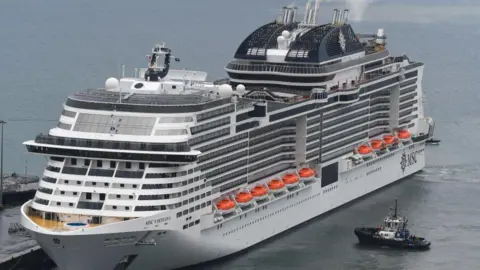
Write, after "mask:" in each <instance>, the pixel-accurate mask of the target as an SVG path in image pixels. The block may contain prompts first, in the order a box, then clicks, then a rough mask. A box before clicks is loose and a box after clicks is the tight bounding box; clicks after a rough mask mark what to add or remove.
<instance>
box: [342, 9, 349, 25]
mask: <svg viewBox="0 0 480 270" xmlns="http://www.w3.org/2000/svg"><path fill="white" fill-rule="evenodd" d="M347 21H348V9H345V10H344V11H343V23H344V24H345V23H347Z"/></svg>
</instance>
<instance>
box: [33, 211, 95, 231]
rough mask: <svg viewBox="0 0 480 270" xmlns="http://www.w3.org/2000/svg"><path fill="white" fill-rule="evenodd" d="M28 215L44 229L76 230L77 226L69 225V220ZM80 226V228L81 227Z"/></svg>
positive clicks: (90, 225)
mask: <svg viewBox="0 0 480 270" xmlns="http://www.w3.org/2000/svg"><path fill="white" fill-rule="evenodd" d="M28 217H29V218H30V219H31V220H32V221H33V222H35V224H37V225H38V226H40V227H42V228H44V229H49V230H52V231H71V230H75V228H72V227H68V226H67V225H66V223H67V222H63V221H56V220H47V219H44V218H42V217H41V216H39V215H28ZM95 226H99V224H88V227H95ZM80 228H85V227H83V226H82V227H80ZM80 228H78V229H80Z"/></svg>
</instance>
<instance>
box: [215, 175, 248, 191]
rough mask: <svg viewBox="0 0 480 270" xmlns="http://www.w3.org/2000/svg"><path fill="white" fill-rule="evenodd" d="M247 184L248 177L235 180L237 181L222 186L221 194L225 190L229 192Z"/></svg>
mask: <svg viewBox="0 0 480 270" xmlns="http://www.w3.org/2000/svg"><path fill="white" fill-rule="evenodd" d="M246 183H247V177H242V178H240V179H238V180H235V181H232V182H228V183H226V184H224V185H221V186H220V192H223V191H225V190H229V189H231V188H234V187H236V186H240V185H243V184H246Z"/></svg>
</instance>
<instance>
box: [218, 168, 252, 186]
mask: <svg viewBox="0 0 480 270" xmlns="http://www.w3.org/2000/svg"><path fill="white" fill-rule="evenodd" d="M245 174H247V169H246V168H243V169H239V170H236V171H233V172H231V173H228V174H226V175H224V176H222V177H219V178H217V179H211V180H210V181H211V183H212V186H214V187H215V186H217V185H219V184H221V183H223V182H225V181H228V180H231V179H234V178H235V177H238V176H240V175H245Z"/></svg>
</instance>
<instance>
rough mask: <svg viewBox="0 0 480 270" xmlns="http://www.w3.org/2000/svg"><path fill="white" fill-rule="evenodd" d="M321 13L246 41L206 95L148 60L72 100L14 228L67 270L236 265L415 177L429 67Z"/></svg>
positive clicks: (281, 20)
mask: <svg viewBox="0 0 480 270" xmlns="http://www.w3.org/2000/svg"><path fill="white" fill-rule="evenodd" d="M318 4H319V1H316V2H315V3H309V4H308V5H307V6H306V10H305V15H304V16H301V18H298V19H297V17H300V16H297V14H296V13H297V8H296V7H295V6H287V7H285V8H283V9H282V12H281V13H282V14H281V15H280V16H279V17H278V18H276V19H274V21H272V22H269V23H267V24H265V25H263V26H261V27H259V28H258V29H256V30H255V31H253V32H252V33H251V34H250V35H249V36H248V37H246V38H245V39H244V40H243V41H242V42H241V43H240V45H239V47H238V49H237V50H236V52H235V54H234V57H233V60H232V61H231V62H230V63H228V64H227V65H226V67H225V70H226V73H227V74H228V78H226V79H222V80H218V81H213V82H209V81H208V80H207V74H206V73H205V72H202V71H191V70H184V69H178V70H174V69H173V68H172V69H171V68H170V66H171V65H172V64H173V63H171V60H173V59H175V60H179V59H178V58H176V57H174V56H173V55H172V50H171V49H169V48H167V47H166V46H165V44H161V45H156V46H154V48H153V49H152V52H151V54H149V55H148V56H147V60H148V61H147V63H146V65H145V66H146V67H145V68H140V69H136V70H135V74H134V76H132V77H125V76H122V77H121V78H119V79H117V78H109V79H107V80H106V83H105V87H104V88H101V89H89V90H85V91H82V92H78V93H75V94H72V95H71V96H69V97H68V99H67V100H66V102H65V103H64V104H63V111H62V113H61V115H60V119H59V122H58V125H57V126H56V127H54V128H52V129H50V131H49V132H48V134H40V135H38V136H37V137H36V138H35V139H34V140H30V141H26V142H25V143H24V144H25V145H26V148H27V150H28V151H29V152H31V153H34V154H39V155H44V156H46V157H47V164H46V167H45V171H44V173H43V175H42V178H41V181H40V184H39V188H38V191H37V192H36V194H35V197H34V198H33V199H32V200H31V201H28V202H27V203H25V204H24V205H23V206H22V208H21V217H22V225H23V226H25V227H26V228H27V229H28V230H29V231H30V232H31V234H32V236H33V237H34V238H35V239H36V240H37V242H38V243H39V245H40V246H41V247H42V248H43V249H44V250H45V251H46V253H47V254H48V255H49V256H50V257H51V258H52V259H53V260H54V261H55V263H56V264H57V265H58V267H59V268H60V269H62V270H84V269H91V270H106V269H175V268H180V267H184V266H190V265H196V264H201V263H204V262H207V261H211V260H215V259H218V258H221V257H224V256H227V255H230V254H234V253H236V252H238V251H241V250H244V249H247V248H249V247H251V246H253V245H255V244H257V243H259V242H261V241H263V240H266V239H269V238H271V237H273V236H275V235H278V234H280V233H282V232H284V231H286V230H288V229H291V228H293V227H295V226H297V225H299V224H301V223H303V222H306V221H307V220H310V219H312V218H315V217H317V216H319V215H321V214H323V213H326V212H328V211H330V210H332V209H335V208H337V207H339V206H342V205H344V204H346V203H349V202H351V201H352V200H355V199H357V198H359V197H362V196H364V195H366V194H369V193H371V192H373V191H375V190H377V189H379V188H382V187H385V186H387V185H389V184H391V183H394V182H396V181H398V180H400V179H403V178H405V177H408V176H411V175H412V174H414V173H416V172H418V171H420V170H422V168H424V166H425V151H424V149H425V141H426V140H427V139H429V138H431V137H432V135H433V129H434V121H433V120H432V119H431V118H429V117H425V116H424V112H423V111H424V108H423V103H422V95H423V93H422V76H423V68H424V64H423V63H421V62H415V61H411V60H410V59H409V58H408V57H407V56H405V55H400V56H393V55H391V53H390V51H389V50H388V48H387V38H386V35H385V31H384V30H383V29H378V31H377V30H374V31H372V32H373V34H357V33H355V32H354V30H353V28H352V25H351V24H349V23H348V10H341V11H340V10H338V9H335V10H334V11H333V16H332V17H331V18H328V19H326V20H325V21H327V22H326V23H324V24H318V23H317V13H318V10H319V6H318Z"/></svg>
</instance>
